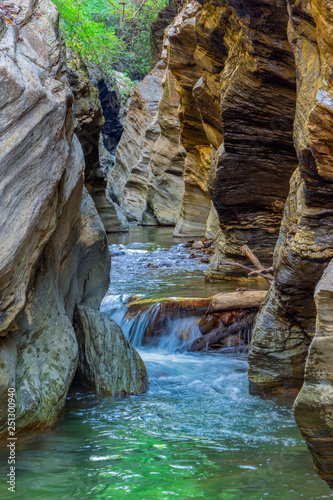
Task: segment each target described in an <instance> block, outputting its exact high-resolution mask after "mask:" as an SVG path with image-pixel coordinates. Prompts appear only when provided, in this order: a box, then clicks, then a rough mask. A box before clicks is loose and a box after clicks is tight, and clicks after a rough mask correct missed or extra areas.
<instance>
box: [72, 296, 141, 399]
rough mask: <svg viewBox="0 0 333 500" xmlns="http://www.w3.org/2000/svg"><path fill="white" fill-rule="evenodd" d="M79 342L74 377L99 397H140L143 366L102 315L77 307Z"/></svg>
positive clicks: (76, 325) (121, 336) (133, 350)
mask: <svg viewBox="0 0 333 500" xmlns="http://www.w3.org/2000/svg"><path fill="white" fill-rule="evenodd" d="M75 329H76V334H77V338H78V343H79V353H80V354H79V364H78V371H77V378H78V380H80V381H81V382H82V383H84V384H85V385H87V386H88V387H91V388H92V389H94V390H95V391H97V392H99V393H101V394H111V395H113V394H121V393H124V394H141V393H142V392H145V391H146V389H147V387H148V375H147V370H146V367H145V365H144V363H143V361H142V359H141V358H140V356H139V355H138V353H137V352H136V350H135V349H134V348H133V347H132V346H131V345H130V344H129V342H128V340H127V339H126V337H125V335H124V334H123V332H122V330H121V328H120V327H119V326H118V325H117V323H115V322H114V321H113V320H112V319H110V318H109V316H108V315H107V314H106V313H101V312H99V311H96V310H95V309H92V308H91V307H84V306H80V307H78V308H77V311H76V314H75Z"/></svg>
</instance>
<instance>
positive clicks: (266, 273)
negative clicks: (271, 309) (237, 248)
mask: <svg viewBox="0 0 333 500" xmlns="http://www.w3.org/2000/svg"><path fill="white" fill-rule="evenodd" d="M241 250H242V252H243V253H244V255H246V256H247V257H248V258H249V259H250V261H251V262H252V264H253V265H254V266H255V267H256V268H257V269H252V268H251V267H248V266H244V265H243V264H240V263H239V262H229V261H225V260H223V261H222V262H221V265H222V266H235V267H240V268H241V269H244V270H245V271H247V272H248V276H261V277H262V278H264V279H265V280H266V281H268V283H272V281H273V275H272V274H271V273H272V272H273V267H269V268H267V269H266V268H265V267H264V266H263V265H262V263H261V262H260V260H259V259H258V257H256V256H255V255H254V253H253V252H252V250H251V249H250V248H249V247H248V246H247V245H243V246H242V247H241Z"/></svg>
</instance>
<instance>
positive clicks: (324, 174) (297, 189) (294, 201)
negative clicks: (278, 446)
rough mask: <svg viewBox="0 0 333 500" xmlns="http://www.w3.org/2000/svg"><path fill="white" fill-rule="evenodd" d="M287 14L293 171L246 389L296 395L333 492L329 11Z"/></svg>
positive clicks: (332, 50) (308, 7) (332, 47)
mask: <svg viewBox="0 0 333 500" xmlns="http://www.w3.org/2000/svg"><path fill="white" fill-rule="evenodd" d="M288 12H289V16H290V20H289V32H288V36H289V41H290V44H291V46H292V48H293V51H294V56H295V63H296V69H297V105H296V116H295V127H294V139H295V148H296V151H297V155H298V160H299V166H298V168H297V170H296V172H295V174H294V175H293V178H292V181H291V185H290V192H289V197H288V201H287V204H286V209H285V212H284V217H283V221H282V225H281V229H280V236H279V240H278V244H277V246H276V249H275V253H274V269H275V271H274V283H273V285H272V286H271V289H270V292H269V296H268V299H267V301H266V303H265V305H264V306H263V308H262V311H261V313H260V314H259V317H258V319H257V324H256V328H255V331H254V336H253V342H252V349H251V351H250V356H249V363H250V371H249V377H250V389H251V392H252V393H255V394H265V395H268V394H272V393H276V392H282V391H285V390H290V391H294V392H295V393H297V392H298V391H299V390H300V389H301V387H302V389H301V392H300V393H299V395H298V397H297V399H296V402H295V418H296V422H297V424H298V425H299V427H300V430H301V432H302V434H303V436H304V437H305V439H306V440H307V442H308V445H309V449H310V451H311V453H312V455H313V458H314V463H315V467H316V470H317V471H318V472H319V473H320V474H321V476H322V477H323V478H324V479H325V480H326V481H327V482H328V483H329V485H330V486H333V462H332V456H333V420H332V405H333V397H332V384H333V380H332V361H331V352H332V351H331V335H332V333H331V332H332V314H331V311H332V289H333V285H332V264H331V263H330V261H331V259H332V257H333V239H332V234H333V210H332V208H333V161H332V154H333V151H332V147H333V133H332V125H333V124H332V116H333V90H332V89H333V81H332V56H333V36H332V25H333V11H332V4H331V2H329V1H326V0H323V1H317V0H312V1H299V0H297V1H295V0H293V1H290V2H288ZM327 266H328V267H327ZM325 269H326V270H325ZM324 271H325V272H324ZM323 272H324V274H323ZM311 342H312V343H311ZM310 344H311V347H310V350H309V345H310ZM306 359H307V361H306ZM304 376H305V381H304V385H303V386H302V384H303V380H304Z"/></svg>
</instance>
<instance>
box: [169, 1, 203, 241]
mask: <svg viewBox="0 0 333 500" xmlns="http://www.w3.org/2000/svg"><path fill="white" fill-rule="evenodd" d="M201 9H202V7H201V5H200V4H199V3H198V2H196V1H194V2H191V3H189V4H188V5H186V6H185V7H184V8H183V10H182V11H181V12H180V14H179V15H178V16H177V17H176V19H175V21H174V22H173V24H172V25H171V26H170V28H168V29H167V30H166V40H165V44H164V51H166V52H167V54H168V55H167V59H168V61H169V68H170V70H171V71H172V73H173V74H174V76H175V78H176V80H177V87H176V88H177V90H178V93H179V98H180V107H179V118H180V125H181V129H180V130H181V141H182V145H183V146H184V148H185V150H186V158H185V168H184V182H185V190H184V195H183V199H182V206H181V212H180V217H179V219H178V221H177V225H176V228H175V233H174V234H175V235H176V236H201V235H204V234H205V232H206V221H207V219H208V216H209V213H210V210H211V200H210V198H209V195H208V190H207V178H208V174H209V170H210V165H211V160H212V148H211V144H210V142H209V140H208V138H207V135H206V133H205V130H204V128H203V124H202V118H201V114H200V111H199V109H198V107H197V105H196V101H195V97H194V91H193V89H194V87H195V85H196V84H197V82H198V81H199V79H200V78H201V76H202V68H201V66H200V65H199V64H197V63H196V61H195V59H194V54H195V51H196V47H197V40H196V22H197V17H198V15H199V13H200V11H201ZM164 57H165V56H164ZM209 104H210V105H211V103H209Z"/></svg>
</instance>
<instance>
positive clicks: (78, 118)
mask: <svg viewBox="0 0 333 500" xmlns="http://www.w3.org/2000/svg"><path fill="white" fill-rule="evenodd" d="M67 69H68V80H69V84H70V87H71V91H72V92H73V95H74V131H75V134H76V135H77V137H78V139H79V141H80V143H81V146H82V149H83V154H84V159H85V167H84V182H85V186H86V188H87V189H88V192H89V194H90V196H91V197H92V198H93V200H94V203H95V205H96V208H97V211H98V213H99V215H100V217H101V219H102V222H103V224H104V227H105V230H106V231H107V232H108V233H113V232H122V231H127V230H128V222H127V219H126V217H125V215H124V214H123V213H122V210H121V209H120V207H119V206H118V205H117V204H116V203H114V202H113V201H112V199H111V198H110V196H109V193H108V190H107V178H108V174H109V171H110V170H111V168H112V167H113V164H114V158H113V157H112V154H111V152H112V153H114V152H115V147H116V145H117V144H118V142H119V140H120V137H121V134H122V130H123V129H122V124H121V121H122V119H123V114H124V113H123V111H124V110H123V109H122V107H121V106H120V104H119V102H120V96H119V92H118V93H117V92H116V90H115V89H114V88H112V87H111V84H110V82H108V81H107V80H106V77H105V76H103V75H99V74H97V75H95V78H97V80H98V83H96V84H95V85H93V83H92V80H91V77H90V75H89V71H88V68H87V67H86V66H85V64H84V62H83V61H82V59H81V58H80V57H79V56H78V55H77V54H75V53H73V52H72V51H71V50H69V49H68V50H67ZM94 73H97V70H95V71H94ZM114 86H115V85H114ZM126 95H127V93H126V90H125V89H124V96H125V97H126ZM102 105H103V108H102ZM103 114H104V115H105V116H106V117H107V118H106V121H105V120H104V117H103ZM102 131H103V135H101V133H102ZM103 137H105V142H106V143H107V145H108V146H109V148H110V149H111V152H110V151H108V150H106V148H105V147H104V141H103Z"/></svg>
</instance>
